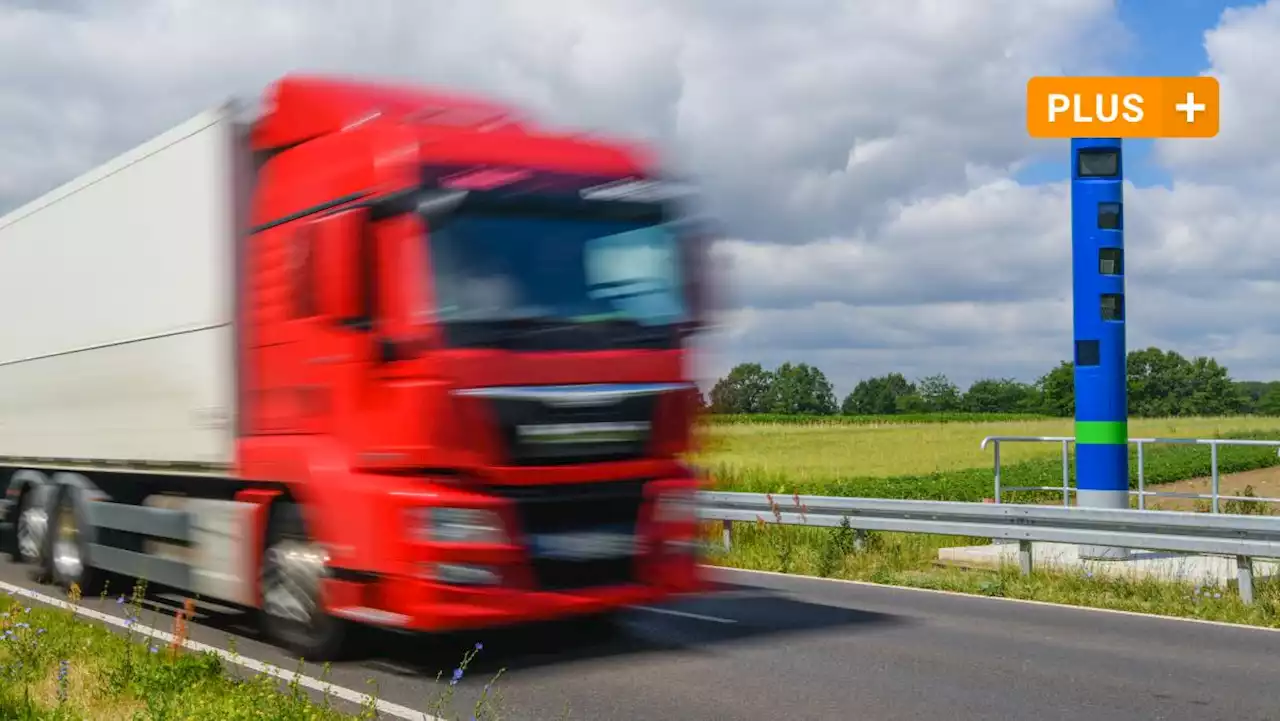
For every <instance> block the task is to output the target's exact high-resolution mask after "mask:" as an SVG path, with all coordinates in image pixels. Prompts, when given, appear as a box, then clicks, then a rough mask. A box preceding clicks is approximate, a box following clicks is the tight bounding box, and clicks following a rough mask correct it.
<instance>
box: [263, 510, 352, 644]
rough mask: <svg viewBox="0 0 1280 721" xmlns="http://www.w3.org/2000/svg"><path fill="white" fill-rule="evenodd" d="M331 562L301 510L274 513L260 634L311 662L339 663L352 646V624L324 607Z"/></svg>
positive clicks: (265, 562)
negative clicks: (309, 531) (324, 585)
mask: <svg viewBox="0 0 1280 721" xmlns="http://www.w3.org/2000/svg"><path fill="white" fill-rule="evenodd" d="M327 560H328V559H327V558H326V556H325V552H324V549H322V548H321V547H320V546H319V545H318V544H316V543H315V542H314V541H312V540H311V538H310V537H309V536H308V535H307V531H306V528H305V526H304V524H303V522H302V513H301V509H299V508H298V506H297V505H294V504H292V503H288V504H285V505H281V506H278V507H277V508H276V509H274V511H273V512H272V518H271V522H270V523H269V524H268V528H267V540H266V544H265V550H264V551H263V556H262V578H261V588H262V612H261V614H260V616H259V617H260V620H261V626H262V631H263V633H264V634H265V635H266V636H267V637H268V638H270V639H271V640H272V641H273V642H274V643H276V644H278V645H280V646H282V647H284V648H286V649H288V650H289V651H291V652H293V653H295V654H297V655H298V656H299V657H301V658H304V659H306V660H308V661H317V662H324V661H331V660H336V659H338V658H340V657H341V656H342V654H343V652H344V651H346V649H347V645H348V644H347V637H348V633H349V630H350V629H349V628H348V626H349V624H348V623H347V622H346V621H344V620H343V619H340V618H334V617H332V616H330V615H328V614H326V613H325V612H324V608H323V605H322V602H321V597H320V585H321V581H322V580H323V579H324V577H325V574H326V569H325V563H326V562H327Z"/></svg>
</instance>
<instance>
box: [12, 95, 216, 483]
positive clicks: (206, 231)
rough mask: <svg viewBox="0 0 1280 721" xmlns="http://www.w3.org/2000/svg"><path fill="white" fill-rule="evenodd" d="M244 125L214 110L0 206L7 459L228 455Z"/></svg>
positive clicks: (39, 461)
mask: <svg viewBox="0 0 1280 721" xmlns="http://www.w3.org/2000/svg"><path fill="white" fill-rule="evenodd" d="M237 133H238V130H237V125H236V123H235V121H234V119H233V116H232V109H231V107H230V106H225V107H220V108H216V109H214V110H210V111H208V112H205V113H202V114H200V115H198V116H196V117H195V118H192V119H191V120H189V121H187V122H184V123H182V124H181V125H178V126H177V127H175V128H173V129H171V130H169V131H168V132H165V133H164V134H162V135H160V136H158V137H156V138H154V139H152V140H150V141H149V142H146V143H144V144H142V145H140V146H138V147H136V148H134V149H132V150H130V151H128V152H126V153H124V154H122V155H120V156H118V157H116V158H114V159H112V160H110V161H108V162H106V163H104V164H102V165H100V166H98V167H96V168H94V169H92V170H90V171H88V172H87V173H84V174H82V175H81V176H79V177H78V178H76V179H74V180H72V181H70V182H68V183H66V184H64V185H62V186H61V187H59V188H57V189H55V190H53V191H51V192H49V193H46V194H45V195H43V196H41V197H40V198H38V199H36V200H34V201H32V202H30V203H27V204H26V205H23V206H22V207H20V208H18V209H16V210H14V211H12V212H10V213H8V214H6V215H5V216H4V217H2V218H0V313H2V314H3V315H2V316H0V317H2V318H3V320H2V321H0V464H4V465H21V466H24V467H32V466H37V467H38V466H42V465H43V466H59V467H61V466H68V465H71V466H77V467H81V466H100V465H109V466H115V467H118V466H120V465H125V466H130V467H137V468H143V467H156V466H159V467H164V466H185V467H187V468H190V467H191V466H202V467H207V468H211V469H222V468H226V467H227V466H229V465H230V464H231V461H232V457H233V456H232V453H233V449H234V433H235V428H234V421H235V418H236V384H235V368H236V359H235V336H234V332H233V328H234V322H233V321H234V318H235V313H236V301H235V298H236V285H235V258H236V248H237V243H236V233H237V227H236V226H237V221H236V218H237V217H238V216H237V207H236V203H237V199H236V192H235V190H234V188H235V182H234V181H235V174H236V167H237V162H238V161H237V151H238V148H239V147H240V146H239V138H238V135H237Z"/></svg>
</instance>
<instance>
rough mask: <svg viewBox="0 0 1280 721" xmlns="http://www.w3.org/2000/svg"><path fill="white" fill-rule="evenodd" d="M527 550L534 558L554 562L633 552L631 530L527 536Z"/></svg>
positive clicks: (633, 544) (622, 554) (612, 556)
mask: <svg viewBox="0 0 1280 721" xmlns="http://www.w3.org/2000/svg"><path fill="white" fill-rule="evenodd" d="M529 545H530V546H531V548H530V552H531V553H532V554H533V555H534V556H535V557H537V558H544V559H549V560H557V561H594V560H599V559H605V558H624V557H627V556H632V555H635V552H636V537H635V534H632V533H623V532H618V531H608V530H593V531H577V532H573V533H543V534H538V535H534V536H531V537H530V539H529Z"/></svg>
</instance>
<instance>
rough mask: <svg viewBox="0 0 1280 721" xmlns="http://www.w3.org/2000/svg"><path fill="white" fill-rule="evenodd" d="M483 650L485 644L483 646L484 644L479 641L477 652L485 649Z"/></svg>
mask: <svg viewBox="0 0 1280 721" xmlns="http://www.w3.org/2000/svg"><path fill="white" fill-rule="evenodd" d="M483 648H484V644H483V643H480V642H479V641H477V642H476V650H477V651H479V650H481V649H483Z"/></svg>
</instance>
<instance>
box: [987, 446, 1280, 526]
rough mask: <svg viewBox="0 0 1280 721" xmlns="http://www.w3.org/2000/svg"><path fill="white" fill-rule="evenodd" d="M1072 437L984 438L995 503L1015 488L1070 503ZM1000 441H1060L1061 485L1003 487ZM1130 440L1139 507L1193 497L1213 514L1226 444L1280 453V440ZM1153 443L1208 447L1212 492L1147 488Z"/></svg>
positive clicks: (1271, 500) (1216, 508)
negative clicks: (1148, 457)
mask: <svg viewBox="0 0 1280 721" xmlns="http://www.w3.org/2000/svg"><path fill="white" fill-rule="evenodd" d="M1075 440H1076V439H1075V438H1073V437H1071V436H987V437H986V438H983V439H982V446H981V447H982V449H983V450H986V448H987V444H991V445H992V455H993V459H994V465H995V499H994V500H995V502H996V503H1001V502H1002V496H1003V495H1004V493H1007V492H1008V493H1011V492H1014V491H1052V492H1055V493H1061V494H1062V505H1064V506H1070V505H1071V494H1072V493H1074V492H1075V490H1076V489H1075V488H1074V487H1072V485H1071V461H1070V456H1069V453H1068V446H1069V444H1072V443H1075ZM1001 443H1060V444H1062V486H1061V487H1059V486H1004V485H1003V484H1002V483H1001V477H1000V444H1001ZM1129 443H1131V444H1134V445H1136V446H1137V447H1138V488H1137V490H1131V491H1129V495H1131V496H1137V497H1138V509H1139V510H1145V509H1146V507H1147V497H1148V496H1153V497H1166V498H1191V499H1196V500H1205V501H1209V502H1210V506H1211V508H1212V512H1213V513H1219V512H1220V506H1221V501H1222V498H1224V496H1222V494H1221V493H1220V487H1219V482H1220V475H1219V473H1218V449H1219V448H1221V447H1223V446H1267V447H1271V448H1275V449H1276V452H1277V454H1280V441H1255V440H1243V439H1234V438H1130V439H1129ZM1153 444H1176V445H1200V446H1209V458H1210V474H1211V475H1210V492H1209V493H1207V494H1206V493H1178V492H1173V491H1148V490H1147V484H1146V468H1145V465H1144V463H1145V450H1146V447H1147V446H1149V445H1153ZM1225 498H1228V499H1230V500H1232V501H1246V502H1250V503H1280V498H1268V497H1262V496H1225Z"/></svg>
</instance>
